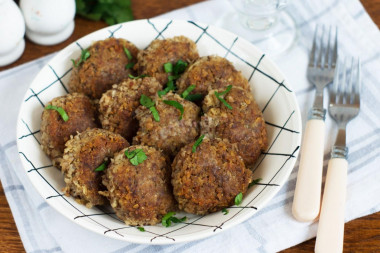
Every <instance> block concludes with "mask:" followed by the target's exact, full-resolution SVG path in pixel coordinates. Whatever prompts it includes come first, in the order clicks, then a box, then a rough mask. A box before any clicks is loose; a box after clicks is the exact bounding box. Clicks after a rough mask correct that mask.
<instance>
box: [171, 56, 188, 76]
mask: <svg viewBox="0 0 380 253" xmlns="http://www.w3.org/2000/svg"><path fill="white" fill-rule="evenodd" d="M186 67H187V62H184V61H182V60H178V61H177V63H176V64H175V65H174V67H173V74H174V75H175V76H177V75H179V74H182V73H183V72H184V71H185V69H186Z"/></svg>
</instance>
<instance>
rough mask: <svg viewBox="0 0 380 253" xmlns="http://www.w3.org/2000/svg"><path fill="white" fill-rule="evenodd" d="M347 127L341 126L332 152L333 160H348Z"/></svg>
mask: <svg viewBox="0 0 380 253" xmlns="http://www.w3.org/2000/svg"><path fill="white" fill-rule="evenodd" d="M346 125H347V124H340V125H339V130H338V134H337V136H336V140H335V144H334V146H333V148H332V151H331V158H344V159H347V155H348V148H347V147H346Z"/></svg>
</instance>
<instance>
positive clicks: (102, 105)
mask: <svg viewBox="0 0 380 253" xmlns="http://www.w3.org/2000/svg"><path fill="white" fill-rule="evenodd" d="M161 89H162V85H161V84H160V83H159V82H157V80H156V79H155V78H154V77H145V78H139V79H126V80H124V81H123V82H122V83H120V84H118V85H114V86H113V88H112V89H111V90H108V91H107V92H106V93H104V94H103V95H102V97H101V99H100V101H99V118H100V122H101V123H102V128H103V129H107V130H110V131H111V132H114V133H118V134H120V135H122V136H123V137H124V138H126V139H127V140H128V141H131V140H132V137H133V136H135V135H136V132H137V129H138V121H137V119H136V117H135V110H136V109H137V107H138V106H139V105H140V101H139V100H140V97H141V94H145V95H146V96H155V95H156V93H157V91H159V90H161Z"/></svg>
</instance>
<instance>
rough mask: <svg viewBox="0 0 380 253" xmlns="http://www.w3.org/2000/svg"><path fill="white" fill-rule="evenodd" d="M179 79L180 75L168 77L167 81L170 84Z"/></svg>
mask: <svg viewBox="0 0 380 253" xmlns="http://www.w3.org/2000/svg"><path fill="white" fill-rule="evenodd" d="M179 77H180V75H175V76H168V81H169V82H172V81H174V80H177V79H178V78H179Z"/></svg>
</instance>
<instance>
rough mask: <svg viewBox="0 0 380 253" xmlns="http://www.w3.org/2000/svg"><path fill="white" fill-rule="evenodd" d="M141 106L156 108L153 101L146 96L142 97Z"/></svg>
mask: <svg viewBox="0 0 380 253" xmlns="http://www.w3.org/2000/svg"><path fill="white" fill-rule="evenodd" d="M140 104H141V105H143V106H145V107H147V108H150V107H152V106H154V102H153V100H152V99H151V98H150V97H148V96H145V95H144V94H142V95H141V97H140Z"/></svg>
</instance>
